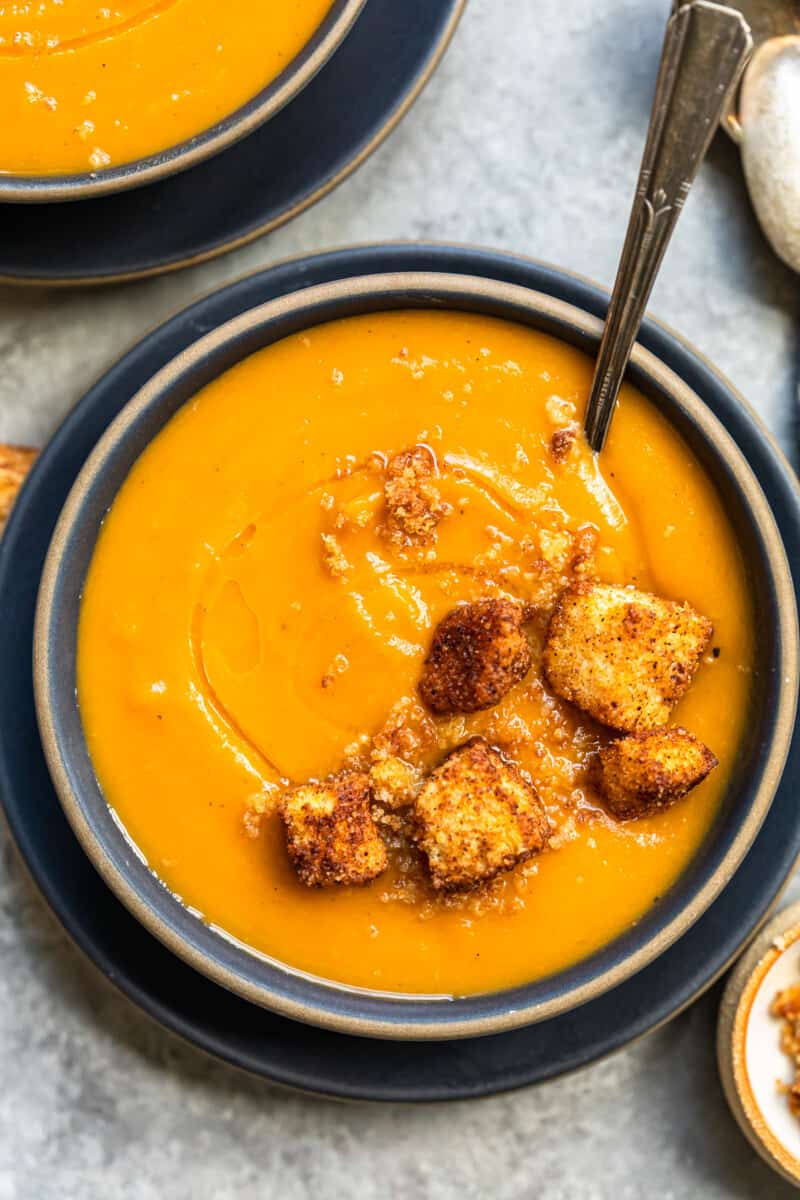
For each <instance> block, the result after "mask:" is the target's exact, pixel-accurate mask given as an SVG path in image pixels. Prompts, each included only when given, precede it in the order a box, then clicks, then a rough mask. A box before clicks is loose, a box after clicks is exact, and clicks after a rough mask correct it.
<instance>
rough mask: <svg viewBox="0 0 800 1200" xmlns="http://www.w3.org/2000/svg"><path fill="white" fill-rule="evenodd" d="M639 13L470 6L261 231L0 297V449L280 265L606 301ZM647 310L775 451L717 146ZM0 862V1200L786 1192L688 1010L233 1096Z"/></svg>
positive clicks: (774, 289)
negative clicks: (507, 1088) (369, 264)
mask: <svg viewBox="0 0 800 1200" xmlns="http://www.w3.org/2000/svg"><path fill="white" fill-rule="evenodd" d="M666 9H667V3H666V0H659V2H654V0H605V3H603V4H599V5H588V4H586V2H585V0H537V2H536V3H531V0H502V3H497V2H496V0H472V3H471V5H470V7H469V9H468V12H467V15H466V18H465V20H464V23H463V25H462V27H461V30H460V32H459V34H458V35H457V39H456V42H455V43H454V45H453V47H452V50H451V52H450V54H449V56H448V57H447V59H446V60H445V62H444V64H443V66H442V68H441V70H440V71H439V73H438V75H437V76H436V78H435V79H434V80H433V82H432V83H431V85H430V87H429V88H428V90H427V92H426V93H425V95H424V96H423V98H422V100H421V101H420V103H419V104H418V105H417V107H416V108H415V109H414V111H413V112H412V113H411V114H410V116H409V117H408V118H407V119H406V121H405V122H404V124H403V125H402V126H401V128H400V129H399V130H398V131H397V132H396V133H395V134H394V136H393V137H392V138H391V139H390V140H389V142H388V143H387V144H386V145H385V146H384V147H383V148H382V149H381V150H380V151H379V152H378V153H377V154H376V155H375V157H374V158H373V159H372V160H371V162H369V163H368V164H367V165H366V166H365V167H364V168H363V169H362V170H361V172H360V173H359V174H358V175H357V176H356V177H355V178H353V179H351V180H350V181H348V182H347V183H346V184H345V185H344V186H343V187H341V188H340V190H339V191H338V192H336V193H335V194H334V195H332V196H330V197H329V198H328V199H327V200H325V201H324V202H323V203H322V204H321V205H319V206H318V207H317V208H315V209H313V210H312V211H310V212H308V213H306V214H305V215H303V216H302V217H301V218H299V219H298V220H297V221H296V222H295V223H294V224H293V225H291V226H290V227H289V228H286V229H284V230H282V231H280V232H278V233H277V234H275V235H273V236H272V237H271V238H268V239H267V240H265V241H261V242H259V243H257V244H255V245H253V246H250V247H248V248H245V249H243V250H241V251H240V252H238V253H236V254H233V255H231V256H229V257H227V258H224V259H222V260H219V261H217V262H214V263H211V264H208V265H205V266H203V267H199V268H196V269H194V270H192V271H188V272H185V273H182V274H178V275H173V276H170V277H165V278H161V279H157V280H153V281H150V282H144V283H141V284H134V285H128V286H126V287H118V288H113V289H110V290H106V291H103V292H99V291H86V292H82V293H66V292H52V291H24V292H22V291H19V292H18V291H13V290H8V289H6V290H0V363H1V364H2V370H0V440H18V441H34V442H40V441H42V440H43V439H44V438H46V437H47V435H48V434H49V433H50V431H51V430H52V429H53V427H54V426H55V424H56V423H57V422H58V420H59V419H60V418H61V417H62V416H63V415H64V413H65V412H66V411H67V410H68V409H69V408H70V406H71V405H72V404H73V403H74V402H75V401H76V400H77V399H78V397H79V396H80V395H81V393H82V392H83V390H84V389H85V388H86V386H87V385H88V384H89V383H90V382H91V381H92V380H93V379H94V378H95V377H96V376H97V375H98V374H99V373H100V372H101V371H102V370H103V369H104V368H105V367H106V366H107V365H108V364H109V363H110V362H111V361H112V360H113V359H114V358H116V357H117V356H118V354H119V353H120V352H121V351H122V350H123V349H124V348H125V347H126V346H127V345H128V344H129V343H130V342H131V341H132V340H133V339H135V338H137V337H138V336H139V335H140V334H142V333H143V332H144V331H145V330H147V329H148V328H149V327H151V326H152V325H153V323H154V322H156V321H158V320H160V319H161V318H162V317H164V316H166V315H167V314H169V313H171V312H172V311H173V310H175V309H176V308H178V307H180V306H182V305H184V304H185V303H187V302H188V301H190V300H191V299H193V298H194V297H196V296H198V295H200V294H202V293H203V292H205V291H207V290H209V289H210V288H212V287H215V286H217V285H218V284H221V283H224V282H225V281H227V280H229V279H232V278H234V277H235V276H236V275H238V274H240V273H242V272H244V271H248V270H252V269H254V268H256V267H258V266H259V265H261V264H264V263H269V262H272V261H274V260H276V259H279V258H281V257H284V256H286V255H290V254H295V253H298V252H304V251H310V250H314V249H317V248H321V247H328V246H332V245H337V244H344V243H351V242H355V241H366V240H370V239H384V238H392V237H417V238H437V239H444V240H446V239H452V240H457V241H473V242H483V243H488V244H494V245H497V246H501V247H506V248H508V249H513V250H518V251H520V252H523V253H526V254H530V255H534V256H538V257H541V258H544V259H547V260H549V261H551V262H555V263H559V264H561V265H563V266H565V267H567V268H569V269H571V270H574V271H578V272H581V273H583V274H585V275H588V276H592V277H594V278H596V279H598V280H600V281H602V282H604V283H606V284H609V283H610V282H611V280H612V278H613V273H614V267H615V262H616V256H617V252H618V247H619V245H620V241H621V238H622V235H623V231H624V227H625V222H626V218H627V208H628V202H629V198H630V195H631V191H632V187H633V183H634V179H635V174H636V168H637V165H638V159H639V154H640V150H641V142H642V135H643V131H644V126H645V123H646V116H647V110H648V107H649V102H650V95H651V91H652V86H653V78H654V70H655V65H656V61H657V56H658V46H659V43H660V36H661V29H662V25H663V21H664V19H665V11H666ZM652 310H653V311H654V312H655V313H656V314H657V315H658V316H660V317H661V318H663V319H664V320H666V321H667V322H669V323H670V324H672V325H673V326H675V327H676V328H677V329H678V330H680V331H681V332H682V333H684V334H685V335H687V336H688V337H689V338H691V339H692V340H693V341H694V342H695V344H696V345H697V346H698V347H699V348H700V349H701V350H702V351H703V352H704V353H705V354H707V355H708V356H709V357H710V358H711V359H713V360H714V361H715V362H716V363H717V364H718V365H719V367H720V368H721V369H722V370H723V371H724V372H726V373H727V375H728V376H729V377H730V378H731V379H732V380H733V382H734V383H735V384H736V385H737V386H738V387H739V388H740V389H741V390H742V391H743V392H744V393H745V395H746V396H747V397H748V398H749V399H750V401H751V403H752V404H753V405H755V407H756V408H757V409H758V410H759V411H760V413H761V414H762V416H763V417H764V419H765V420H766V421H767V423H768V424H769V425H770V426H771V427H772V429H773V430H774V431H775V433H776V434H777V435H778V437H779V438H780V440H781V441H782V443H783V445H784V447H785V449H786V450H787V451H789V452H790V453H793V436H794V431H793V399H794V395H795V388H796V369H797V331H798V316H800V289H798V280H797V279H796V278H795V277H793V276H792V275H790V273H789V272H788V270H787V269H785V268H783V267H782V266H781V265H780V264H779V263H778V262H777V261H776V260H775V259H774V258H773V257H772V255H771V253H770V251H769V249H768V247H767V246H766V244H765V242H764V241H763V239H762V238H761V236H760V234H759V232H758V229H757V227H756V225H755V222H754V219H753V217H752V215H751V212H750V210H749V207H748V204H747V198H746V194H745V191H744V185H743V183H742V179H741V175H740V172H739V167H738V161H737V155H736V152H735V150H734V148H733V147H732V146H730V145H728V144H727V143H726V142H725V141H724V140H723V139H721V138H720V139H718V142H717V144H716V145H715V146H714V148H713V151H712V155H711V158H710V161H709V163H708V164H707V166H706V168H705V170H704V172H703V174H702V177H701V179H700V181H699V183H698V184H697V186H696V188H695V191H694V193H693V194H692V197H691V199H690V201H689V203H688V205H687V208H686V212H685V214H684V216H683V218H682V221H681V225H680V227H679V229H678V232H677V234H676V237H675V240H674V243H673V246H672V248H671V251H670V254H669V258H668V260H667V263H666V264H665V267H664V270H663V273H662V276H661V278H660V280H659V283H658V285H657V288H656V291H655V294H654V296H653V300H652ZM4 836H5V835H0V839H2V838H3V837H4ZM0 853H1V857H0V1200H94V1198H95V1197H98V1198H103V1200H106V1198H107V1200H162V1198H165V1200H234V1198H235V1200H256V1198H259V1200H261V1198H263V1197H269V1198H271V1197H275V1198H276V1200H306V1198H309V1200H310V1198H313V1200H340V1198H342V1200H344V1198H348V1200H349V1198H350V1197H353V1196H357V1197H359V1198H360V1200H373V1198H374V1200H394V1198H398V1200H399V1198H400V1197H403V1198H405V1197H408V1198H412V1200H417V1198H419V1200H428V1198H430V1200H449V1198H450V1197H459V1198H460V1200H467V1198H472V1197H475V1198H483V1197H487V1198H492V1200H494V1198H496V1200H510V1198H512V1197H513V1198H521V1197H537V1198H542V1200H606V1198H609V1200H610V1198H612V1197H613V1198H614V1200H623V1198H632V1200H634V1198H635V1200H638V1198H639V1197H651V1196H658V1197H660V1198H661V1200H671V1198H676V1200H683V1198H684V1197H691V1198H694V1197H704V1198H705V1197H708V1198H709V1200H717V1198H722V1197H736V1198H747V1200H761V1198H770V1200H771V1198H773V1197H774V1198H776V1200H778V1198H780V1197H782V1196H788V1195H789V1194H790V1189H789V1188H787V1187H785V1185H782V1184H781V1183H780V1182H779V1181H778V1180H777V1179H776V1178H775V1177H774V1176H772V1174H771V1173H770V1172H769V1171H768V1170H767V1168H766V1167H764V1166H763V1165H762V1164H761V1163H760V1162H759V1160H758V1159H757V1158H756V1157H755V1155H754V1154H753V1153H752V1152H751V1150H750V1149H749V1147H748V1146H747V1144H746V1143H745V1141H744V1140H743V1138H742V1137H741V1136H740V1134H739V1132H738V1130H737V1128H736V1126H735V1125H734V1123H733V1120H732V1119H731V1117H730V1116H729V1114H728V1111H727V1109H726V1107H725V1103H724V1100H723V1098H722V1094H721V1091H720V1088H719V1084H718V1082H717V1075H716V1069H715V1063H714V1047H713V1034H714V1021H715V1015H716V1004H717V996H716V995H711V996H708V997H706V998H704V999H703V1000H702V1001H700V1002H699V1003H697V1004H696V1005H695V1006H694V1007H693V1008H692V1009H691V1010H690V1011H689V1012H687V1013H685V1014H683V1015H682V1016H681V1017H679V1018H678V1019H677V1020H675V1021H674V1022H672V1024H670V1025H669V1026H668V1027H667V1028H665V1029H662V1030H660V1031H659V1032H657V1033H655V1034H652V1035H651V1036H649V1037H647V1038H646V1039H644V1040H643V1041H641V1042H640V1043H638V1044H637V1045H635V1046H632V1047H630V1048H629V1049H627V1050H625V1051H623V1052H622V1053H620V1054H618V1055H616V1056H615V1057H614V1058H612V1059H610V1060H608V1061H606V1062H603V1063H600V1064H598V1065H596V1066H594V1067H592V1068H589V1069H587V1070H585V1071H583V1072H581V1073H580V1074H578V1075H576V1076H573V1077H571V1078H568V1079H564V1080H561V1081H559V1082H556V1083H552V1084H549V1085H547V1086H545V1087H543V1088H540V1089H534V1090H529V1091H527V1092H523V1093H519V1094H516V1095H513V1096H509V1097H500V1098H496V1099H493V1100H488V1101H483V1102H479V1103H474V1104H469V1105H465V1104H457V1105H451V1106H440V1107H437V1108H433V1109H425V1110H411V1109H404V1108H399V1107H391V1108H384V1109H374V1108H368V1107H344V1106H339V1105H336V1104H330V1103H321V1102H317V1101H314V1100H310V1099H304V1098H299V1097H295V1096H288V1095H284V1094H281V1093H279V1092H278V1091H276V1090H274V1089H272V1088H270V1087H269V1086H267V1085H265V1084H262V1083H259V1082H257V1081H254V1080H251V1079H247V1078H244V1077H242V1076H240V1075H238V1074H236V1073H235V1072H233V1071H231V1070H229V1069H227V1068H225V1067H223V1066H221V1065H218V1064H216V1063H213V1062H210V1061H209V1060H207V1059H206V1058H205V1057H203V1056H202V1055H201V1054H199V1053H197V1052H195V1051H194V1050H192V1049H191V1048H189V1047H186V1046H183V1045H181V1044H179V1043H178V1042H177V1041H175V1040H174V1039H173V1038H172V1037H171V1036H169V1035H167V1034H166V1033H164V1032H162V1031H161V1030H159V1029H158V1028H156V1027H155V1026H153V1025H152V1024H151V1023H150V1021H149V1020H148V1019H146V1018H145V1017H144V1016H142V1015H141V1014H140V1013H139V1012H138V1011H137V1010H135V1009H134V1008H133V1007H132V1006H131V1005H130V1004H128V1003H127V1002H126V1001H125V1000H123V999H121V998H120V997H119V996H117V995H116V994H115V993H113V992H112V991H111V990H110V989H109V988H108V987H107V985H106V984H105V983H104V982H103V981H102V980H101V979H100V978H99V977H98V976H97V974H96V973H95V972H94V970H93V969H92V968H91V967H89V966H88V965H86V964H85V963H84V962H83V960H82V959H81V957H80V956H79V955H78V954H77V952H76V951H75V950H74V949H72V947H71V946H70V945H69V944H68V943H67V941H66V939H65V937H64V935H63V934H62V933H61V932H60V930H59V929H58V928H57V927H56V926H55V924H54V922H53V921H52V920H51V918H50V917H49V915H48V914H47V913H46V912H45V911H44V909H43V907H42V904H41V902H40V901H39V899H38V898H37V896H36V895H35V894H34V892H33V890H32V888H31V886H30V884H29V883H28V882H27V880H26V878H25V877H24V875H23V873H22V870H21V868H20V866H19V865H18V863H17V861H16V858H15V855H14V853H13V852H12V849H11V847H10V846H9V845H8V844H7V842H5V841H2V840H0ZM793 892H794V894H795V895H800V886H795V887H794V888H793Z"/></svg>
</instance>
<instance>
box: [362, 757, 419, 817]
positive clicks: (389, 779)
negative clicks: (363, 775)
mask: <svg viewBox="0 0 800 1200" xmlns="http://www.w3.org/2000/svg"><path fill="white" fill-rule="evenodd" d="M369 783H370V788H371V790H372V798H373V800H374V801H375V803H376V804H380V805H382V806H383V807H384V808H388V809H391V810H394V809H397V808H407V807H408V806H409V805H410V804H413V803H414V800H415V798H416V796H417V793H418V792H419V790H420V788H421V787H422V772H421V771H420V770H419V768H418V767H414V766H412V765H411V763H407V762H405V761H404V760H403V759H402V758H397V757H389V758H378V759H377V760H376V761H375V762H373V764H372V766H371V767H370V769H369Z"/></svg>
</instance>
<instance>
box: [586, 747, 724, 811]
mask: <svg viewBox="0 0 800 1200" xmlns="http://www.w3.org/2000/svg"><path fill="white" fill-rule="evenodd" d="M716 765H717V760H716V758H715V757H714V755H713V754H712V753H711V751H710V750H709V749H708V747H707V746H704V745H703V743H702V742H700V741H698V740H697V738H696V737H693V736H692V734H691V733H688V732H687V731H686V730H685V729H681V728H680V727H676V728H674V729H655V730H652V731H651V732H649V733H631V734H628V736H627V737H624V738H619V739H617V741H614V742H611V743H610V745H608V746H606V747H604V749H602V750H601V751H600V755H599V763H598V784H599V787H600V791H601V792H602V794H603V797H604V800H605V803H606V806H607V808H608V809H609V810H610V812H611V813H612V814H613V816H615V817H618V818H619V819H620V820H621V821H627V820H630V819H631V818H632V817H645V816H649V815H650V814H651V813H654V812H658V811H659V810H660V809H662V808H668V807H669V806H670V804H674V803H675V801H676V800H680V799H681V797H682V796H685V795H686V793H687V792H690V791H691V790H692V788H693V787H696V785H697V784H698V783H702V781H703V780H704V779H705V777H706V775H708V774H709V772H710V771H713V769H714V767H716Z"/></svg>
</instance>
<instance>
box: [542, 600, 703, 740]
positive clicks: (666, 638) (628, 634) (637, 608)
mask: <svg viewBox="0 0 800 1200" xmlns="http://www.w3.org/2000/svg"><path fill="white" fill-rule="evenodd" d="M713 631H714V630H713V626H712V624H711V622H710V621H709V620H708V618H707V617H704V616H703V615H702V614H701V613H699V612H697V611H696V610H695V609H694V608H692V607H691V605H689V604H677V603H676V602H675V601H673V600H664V599H662V598H661V597H660V596H653V595H651V594H650V593H648V592H640V591H637V589H636V588H632V587H617V586H614V585H610V584H604V583H589V582H585V583H578V584H576V585H574V586H573V587H569V588H567V589H566V591H564V592H562V594H561V596H560V597H559V600H558V603H557V605H556V608H555V611H554V613H553V615H552V617H551V619H550V624H549V627H548V631H547V639H546V642H545V648H544V654H543V657H542V667H543V671H544V676H545V679H546V680H547V682H548V684H549V685H550V687H551V688H552V690H553V691H554V692H555V693H556V695H557V696H561V697H562V699H564V700H569V701H570V702H571V703H572V704H575V705H577V707H578V708H581V709H583V710H584V712H587V713H589V714H590V716H592V717H594V718H595V720H597V721H601V722H602V723H603V724H604V725H608V726H609V727H610V728H612V729H618V730H619V731H620V732H622V733H628V732H630V733H633V732H636V731H641V730H648V729H657V728H658V727H659V726H662V725H665V724H666V722H667V721H668V720H669V715H670V713H671V711H672V708H673V706H674V705H675V704H676V703H677V701H678V700H679V699H680V698H681V696H682V695H683V694H684V692H685V691H686V689H687V688H688V687H689V684H690V683H691V681H692V678H693V676H694V673H695V671H696V670H697V668H698V666H699V665H700V660H701V658H702V656H703V654H704V652H705V650H706V647H707V646H708V643H709V641H710V640H711V635H712V633H713Z"/></svg>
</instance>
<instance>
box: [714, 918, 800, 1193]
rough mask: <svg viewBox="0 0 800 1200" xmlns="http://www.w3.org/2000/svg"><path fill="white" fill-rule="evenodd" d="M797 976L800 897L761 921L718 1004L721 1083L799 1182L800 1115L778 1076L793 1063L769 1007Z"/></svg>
mask: <svg viewBox="0 0 800 1200" xmlns="http://www.w3.org/2000/svg"><path fill="white" fill-rule="evenodd" d="M793 983H795V984H800V902H798V903H796V904H792V905H790V907H789V908H785V909H783V911H782V912H780V913H778V915H777V916H776V917H773V919H772V920H771V921H770V922H769V923H768V924H767V925H766V926H765V927H764V929H762V931H761V933H760V934H759V935H758V937H757V938H755V940H754V941H753V942H752V943H751V945H750V948H749V950H748V951H747V952H746V954H744V955H743V957H742V958H741V959H740V960H739V963H738V965H737V967H736V969H735V971H734V972H733V974H732V975H731V977H730V979H729V980H728V985H727V987H726V988H725V993H724V995H723V998H722V1005H721V1007H720V1014H719V1025H718V1029H717V1055H718V1060H719V1069H720V1075H721V1077H722V1086H723V1088H724V1091H725V1096H726V1098H727V1100H728V1104H729V1105H730V1107H731V1111H732V1112H733V1115H734V1116H735V1117H736V1120H737V1121H738V1122H739V1125H740V1126H741V1128H742V1131H743V1132H744V1134H745V1136H746V1137H747V1138H748V1140H749V1141H750V1142H751V1144H752V1145H753V1147H754V1148H755V1149H756V1150H757V1151H758V1153H759V1154H760V1155H761V1157H762V1158H763V1159H764V1160H765V1161H766V1162H768V1163H769V1165H770V1166H771V1167H773V1168H774V1170H776V1171H777V1172H778V1174H780V1175H782V1176H783V1177H784V1179H788V1180H789V1182H790V1183H793V1184H794V1185H795V1186H798V1185H800V1118H798V1117H796V1116H795V1115H794V1114H793V1113H792V1112H790V1110H789V1105H788V1102H787V1096H786V1095H785V1093H784V1092H782V1091H781V1088H780V1085H781V1084H787V1085H788V1084H791V1083H793V1082H794V1077H795V1073H796V1067H795V1064H794V1063H793V1062H792V1060H791V1059H790V1057H789V1056H788V1055H787V1054H785V1053H784V1051H783V1050H782V1049H781V1030H782V1021H781V1019H780V1018H779V1017H774V1016H773V1015H772V1014H771V1012H770V1007H771V1005H772V1002H773V1000H774V999H775V995H776V993H777V992H779V991H781V990H782V989H783V988H785V987H788V986H789V985H790V984H793Z"/></svg>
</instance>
